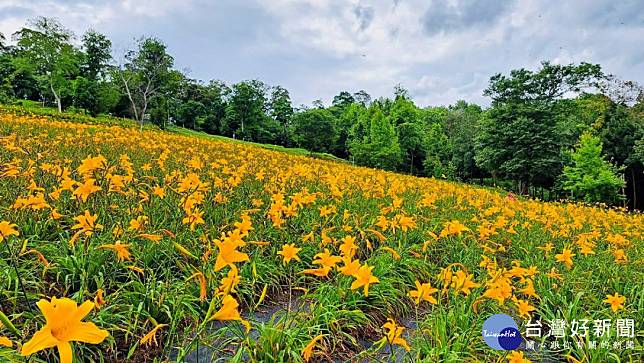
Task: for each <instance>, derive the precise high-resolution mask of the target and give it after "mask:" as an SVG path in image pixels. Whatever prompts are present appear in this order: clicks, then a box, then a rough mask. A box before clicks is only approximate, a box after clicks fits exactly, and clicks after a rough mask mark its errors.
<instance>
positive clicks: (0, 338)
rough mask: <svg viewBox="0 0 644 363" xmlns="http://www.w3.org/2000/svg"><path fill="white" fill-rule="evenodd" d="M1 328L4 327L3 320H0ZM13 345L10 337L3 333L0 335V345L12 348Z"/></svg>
mask: <svg viewBox="0 0 644 363" xmlns="http://www.w3.org/2000/svg"><path fill="white" fill-rule="evenodd" d="M0 328H2V322H1V321H0ZM12 346H13V343H12V342H11V340H9V338H7V337H3V336H2V335H0V347H7V348H11V347H12Z"/></svg>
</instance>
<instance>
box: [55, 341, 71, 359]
mask: <svg viewBox="0 0 644 363" xmlns="http://www.w3.org/2000/svg"><path fill="white" fill-rule="evenodd" d="M58 354H59V355H60V363H72V358H73V356H74V354H73V352H72V345H71V344H69V343H67V342H64V343H60V344H58Z"/></svg>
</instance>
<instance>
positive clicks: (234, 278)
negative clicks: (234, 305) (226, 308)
mask: <svg viewBox="0 0 644 363" xmlns="http://www.w3.org/2000/svg"><path fill="white" fill-rule="evenodd" d="M240 280H241V279H240V277H239V274H238V273H237V269H236V268H232V269H230V271H228V275H227V276H226V277H223V278H222V279H221V282H220V284H219V289H218V294H221V295H224V296H225V295H228V294H230V293H231V292H235V287H236V286H237V285H238V284H239V281H240Z"/></svg>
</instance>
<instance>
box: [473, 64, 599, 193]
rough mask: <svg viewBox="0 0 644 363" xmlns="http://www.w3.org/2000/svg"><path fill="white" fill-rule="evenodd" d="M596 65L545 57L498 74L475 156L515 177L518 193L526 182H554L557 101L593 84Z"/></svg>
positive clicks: (487, 92)
mask: <svg viewBox="0 0 644 363" xmlns="http://www.w3.org/2000/svg"><path fill="white" fill-rule="evenodd" d="M602 76H603V75H602V73H601V69H600V67H599V65H593V64H588V63H581V64H580V65H574V64H570V65H556V64H551V63H549V62H543V63H542V65H541V68H540V69H539V70H538V71H536V72H532V71H529V70H526V69H519V70H513V71H511V72H510V76H509V77H507V76H504V75H501V74H496V75H494V76H492V77H491V78H490V84H489V86H488V88H487V89H486V90H485V91H484V95H486V96H489V97H491V98H492V108H491V110H490V112H489V117H487V118H486V119H485V120H484V121H483V122H482V123H481V126H482V129H481V133H480V134H479V135H478V140H477V141H478V142H477V144H478V152H477V156H476V161H477V164H478V165H479V166H481V167H482V168H484V169H486V170H488V171H489V172H491V173H492V174H493V175H499V176H501V177H503V178H508V179H513V180H516V181H518V185H519V187H518V189H519V192H520V193H522V194H525V193H528V191H529V187H530V185H533V184H536V185H540V186H546V187H549V186H552V185H553V184H554V179H555V177H556V175H557V174H558V173H559V170H560V169H561V157H560V149H561V146H562V145H561V143H560V139H559V138H558V135H557V114H556V107H555V106H556V101H558V100H560V99H561V98H562V97H564V96H566V95H568V94H574V93H578V92H581V91H582V90H584V89H586V88H588V87H593V86H597V85H598V83H599V81H600V80H601V78H602Z"/></svg>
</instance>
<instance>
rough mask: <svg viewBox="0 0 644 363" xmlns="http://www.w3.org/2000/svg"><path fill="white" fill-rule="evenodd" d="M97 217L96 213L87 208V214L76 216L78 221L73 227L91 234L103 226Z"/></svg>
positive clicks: (80, 231) (88, 234) (87, 234)
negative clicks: (98, 222) (97, 221)
mask: <svg viewBox="0 0 644 363" xmlns="http://www.w3.org/2000/svg"><path fill="white" fill-rule="evenodd" d="M97 219H98V216H97V215H96V214H94V215H92V214H91V213H90V212H89V211H88V210H85V214H81V215H79V216H77V217H74V220H75V221H76V222H77V223H76V224H75V225H73V226H72V229H78V230H79V231H78V232H79V233H84V234H85V235H86V236H91V235H92V233H93V232H94V231H95V230H97V229H101V228H103V226H102V225H100V224H97V223H96V220H97Z"/></svg>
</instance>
